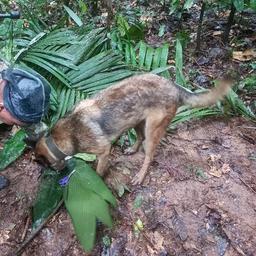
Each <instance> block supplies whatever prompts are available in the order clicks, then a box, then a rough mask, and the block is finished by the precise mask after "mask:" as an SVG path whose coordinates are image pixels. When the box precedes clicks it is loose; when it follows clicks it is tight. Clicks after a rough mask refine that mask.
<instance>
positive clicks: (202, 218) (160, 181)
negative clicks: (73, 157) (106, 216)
mask: <svg viewBox="0 0 256 256" xmlns="http://www.w3.org/2000/svg"><path fill="white" fill-rule="evenodd" d="M1 141H2V142H1V143H3V141H4V139H3V138H2V139H1ZM255 143H256V129H255V125H254V124H252V123H251V122H248V121H245V120H244V119H242V118H234V119H226V120H225V119H220V118H218V119H217V118H216V119H214V118H211V119H204V120H202V121H199V120H194V121H191V122H187V123H184V124H182V125H180V126H179V127H178V129H177V130H172V131H171V132H169V133H168V134H167V136H166V137H165V139H163V140H162V142H161V145H160V146H159V147H158V150H157V153H156V156H155V159H154V162H153V163H152V165H151V168H150V171H149V174H148V176H147V177H146V179H145V181H144V183H143V185H142V186H137V187H132V186H129V181H130V178H131V177H133V176H134V174H135V173H136V172H137V171H138V169H139V168H140V166H141V163H142V160H143V153H142V152H139V153H137V154H135V155H131V156H124V155H123V154H122V152H121V150H120V148H118V147H117V148H115V149H114V151H113V153H112V163H113V166H112V167H111V173H110V174H109V176H108V177H107V178H106V182H107V183H108V185H109V186H110V187H111V188H112V190H113V192H114V193H116V188H117V184H119V185H120V184H122V183H123V184H127V186H128V187H129V188H130V192H125V194H124V195H123V196H122V197H119V203H118V208H117V209H113V211H112V213H113V216H114V220H115V225H114V228H113V229H112V230H108V229H105V228H104V227H103V226H102V225H101V224H99V226H98V230H99V232H98V237H97V243H96V247H95V249H94V251H93V252H92V253H91V254H90V255H93V256H99V255H100V256H114V255H115V256H119V255H120V256H121V255H122V256H123V255H124V256H125V255H127V256H128V255H131V256H132V255H134V256H137V255H142V256H143V255H161V256H164V255H184V256H185V255H186V256H187V255H207V256H217V255H218V256H220V255H225V256H236V255H246V256H253V255H256V236H255V234H256V233H255V232H256V146H255ZM3 174H4V175H5V176H6V177H7V178H9V179H10V181H11V184H10V186H9V187H8V188H6V189H4V190H2V191H0V255H1V256H5V255H11V253H12V252H13V251H15V249H16V248H17V247H19V245H20V244H21V242H22V241H23V240H24V239H25V237H26V236H27V235H28V234H29V233H30V223H31V219H30V207H31V205H32V202H33V199H34V197H35V194H36V191H37V186H38V182H39V179H38V177H39V175H40V167H39V166H38V165H37V164H36V163H34V162H33V161H32V154H31V152H29V151H28V152H26V154H25V155H24V156H23V157H22V158H21V159H19V160H18V161H16V162H15V163H14V164H12V165H11V166H10V167H9V168H7V169H6V170H5V171H4V172H3ZM138 220H141V222H142V223H139V222H137V221H138ZM135 223H137V226H139V227H140V229H141V230H139V231H135V229H134V224H135ZM103 237H105V238H104V239H102V238H103ZM109 239H110V241H111V244H110V246H106V244H107V243H106V242H105V243H104V242H103V240H105V241H107V240H109ZM22 255H23V256H25V255H30V256H31V255H35V256H41V255H42V256H43V255H52V256H57V255H63V256H64V255H68V256H69V255H72V256H73V255H74V256H78V255H79V256H80V255H89V254H86V253H84V252H83V250H82V249H81V247H80V245H79V242H78V241H77V240H76V237H75V235H74V231H73V227H72V224H71V222H70V218H69V216H68V215H67V212H66V210H65V209H64V207H63V208H62V209H61V210H60V211H59V212H58V213H57V214H56V215H55V216H54V217H53V218H52V219H51V220H50V221H49V222H48V224H47V225H46V226H45V227H44V228H43V229H42V230H41V232H40V233H39V235H38V236H37V237H36V238H35V239H34V240H33V241H31V243H30V244H29V245H28V246H27V247H26V249H25V251H24V252H23V254H22Z"/></svg>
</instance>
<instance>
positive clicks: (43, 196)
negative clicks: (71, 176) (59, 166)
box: [32, 169, 63, 229]
mask: <svg viewBox="0 0 256 256" xmlns="http://www.w3.org/2000/svg"><path fill="white" fill-rule="evenodd" d="M60 177H61V175H60V174H58V173H57V172H55V171H53V170H51V169H47V170H44V174H43V175H42V178H41V182H40V186H39V190H38V192H37V197H36V201H35V203H34V205H33V207H32V218H33V223H32V228H33V229H36V228H37V227H38V226H39V225H40V224H42V223H43V222H44V220H45V219H47V217H48V216H49V215H50V214H51V213H52V211H53V210H54V209H55V208H56V207H57V206H58V204H59V202H60V201H61V199H62V195H63V191H62V188H61V187H60V186H59V185H58V181H59V179H60Z"/></svg>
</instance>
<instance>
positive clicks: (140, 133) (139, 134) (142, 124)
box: [124, 121, 145, 155]
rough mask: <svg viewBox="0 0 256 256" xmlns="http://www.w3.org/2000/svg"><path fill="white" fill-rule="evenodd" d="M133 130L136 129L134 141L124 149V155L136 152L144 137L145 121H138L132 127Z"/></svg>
mask: <svg viewBox="0 0 256 256" xmlns="http://www.w3.org/2000/svg"><path fill="white" fill-rule="evenodd" d="M134 130H135V131H136V135H137V140H136V142H135V143H134V144H133V145H132V146H131V147H129V148H127V149H126V150H125V152H124V153H125V154H126V155H131V154H134V153H136V152H137V151H138V150H139V148H140V146H141V145H142V142H143V140H144V139H145V121H142V122H140V123H139V124H137V125H136V126H135V127H134Z"/></svg>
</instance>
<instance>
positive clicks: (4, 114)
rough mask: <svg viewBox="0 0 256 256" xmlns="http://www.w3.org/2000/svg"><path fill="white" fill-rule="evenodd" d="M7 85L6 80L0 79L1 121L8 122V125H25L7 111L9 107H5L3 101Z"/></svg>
mask: <svg viewBox="0 0 256 256" xmlns="http://www.w3.org/2000/svg"><path fill="white" fill-rule="evenodd" d="M4 86H5V81H4V80H0V122H2V123H5V124H8V125H14V124H16V125H24V124H23V123H22V122H20V121H19V120H18V119H16V118H15V117H13V116H12V115H11V114H10V112H8V111H7V109H6V108H5V107H4V102H3V90H4Z"/></svg>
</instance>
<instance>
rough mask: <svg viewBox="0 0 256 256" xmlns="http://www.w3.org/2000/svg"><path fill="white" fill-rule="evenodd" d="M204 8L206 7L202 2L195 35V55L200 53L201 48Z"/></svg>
mask: <svg viewBox="0 0 256 256" xmlns="http://www.w3.org/2000/svg"><path fill="white" fill-rule="evenodd" d="M205 7H206V4H205V2H203V3H202V7H201V12H200V18H199V23H198V28H197V35H196V53H198V52H199V51H200V47H201V34H202V24H203V19H204V12H205Z"/></svg>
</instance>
